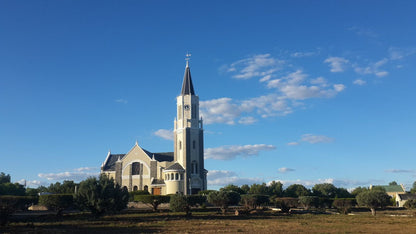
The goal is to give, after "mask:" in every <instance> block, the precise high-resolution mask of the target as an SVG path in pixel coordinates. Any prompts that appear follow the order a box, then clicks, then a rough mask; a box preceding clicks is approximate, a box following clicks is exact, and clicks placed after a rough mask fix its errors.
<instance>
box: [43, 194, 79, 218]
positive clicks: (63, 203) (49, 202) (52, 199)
mask: <svg viewBox="0 0 416 234" xmlns="http://www.w3.org/2000/svg"><path fill="white" fill-rule="evenodd" d="M73 203H74V202H73V195H72V194H48V195H42V196H40V197H39V204H40V205H43V206H46V207H47V208H48V210H53V211H56V215H57V216H61V215H62V212H63V211H64V210H65V209H67V208H69V207H71V206H72V205H73Z"/></svg>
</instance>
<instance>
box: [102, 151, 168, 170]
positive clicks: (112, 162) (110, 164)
mask: <svg viewBox="0 0 416 234" xmlns="http://www.w3.org/2000/svg"><path fill="white" fill-rule="evenodd" d="M143 151H144V152H145V153H146V154H147V156H149V158H153V155H154V156H155V160H156V161H158V162H165V161H167V162H172V161H173V152H162V153H151V152H149V151H147V150H145V149H143ZM125 156H126V155H125V154H110V155H109V156H108V160H107V162H106V164H105V165H104V166H103V171H114V170H115V169H116V162H117V160H118V158H119V157H120V159H123V158H124V157H125Z"/></svg>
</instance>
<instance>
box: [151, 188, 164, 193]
mask: <svg viewBox="0 0 416 234" xmlns="http://www.w3.org/2000/svg"><path fill="white" fill-rule="evenodd" d="M161 190H162V189H161V188H160V187H155V188H152V194H153V195H160V194H161Z"/></svg>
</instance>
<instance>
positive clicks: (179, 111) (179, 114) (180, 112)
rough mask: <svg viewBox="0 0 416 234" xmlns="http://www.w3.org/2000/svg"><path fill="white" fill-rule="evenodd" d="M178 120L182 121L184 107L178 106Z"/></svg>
mask: <svg viewBox="0 0 416 234" xmlns="http://www.w3.org/2000/svg"><path fill="white" fill-rule="evenodd" d="M178 119H182V106H178Z"/></svg>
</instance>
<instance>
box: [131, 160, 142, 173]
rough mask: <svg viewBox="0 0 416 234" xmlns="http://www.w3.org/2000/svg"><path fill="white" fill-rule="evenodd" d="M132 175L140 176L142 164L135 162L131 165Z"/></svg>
mask: <svg viewBox="0 0 416 234" xmlns="http://www.w3.org/2000/svg"><path fill="white" fill-rule="evenodd" d="M131 174H132V175H140V163H138V162H134V163H133V164H132V165H131Z"/></svg>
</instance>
